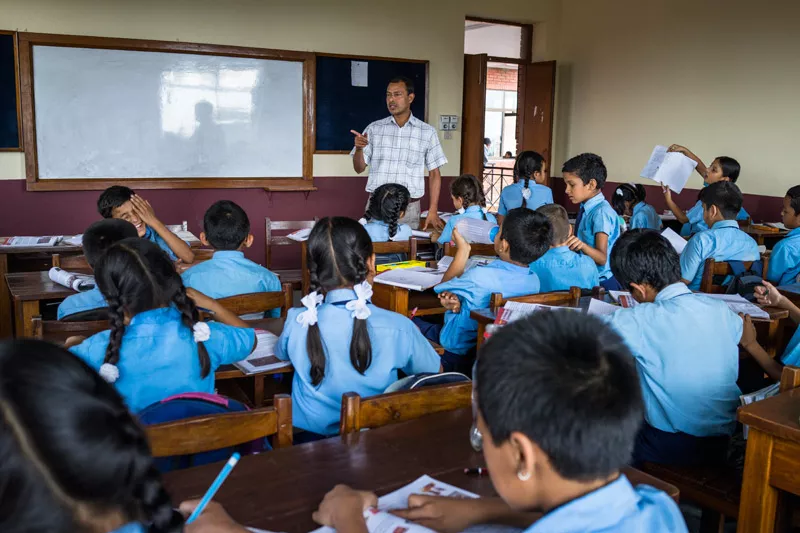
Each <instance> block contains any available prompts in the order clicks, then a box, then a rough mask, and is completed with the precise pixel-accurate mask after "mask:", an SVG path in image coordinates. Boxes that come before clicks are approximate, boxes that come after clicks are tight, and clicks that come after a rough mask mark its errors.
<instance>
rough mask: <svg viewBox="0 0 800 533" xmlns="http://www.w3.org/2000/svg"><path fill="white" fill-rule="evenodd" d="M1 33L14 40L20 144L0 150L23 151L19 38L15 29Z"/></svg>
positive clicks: (0, 150) (0, 32)
mask: <svg viewBox="0 0 800 533" xmlns="http://www.w3.org/2000/svg"><path fill="white" fill-rule="evenodd" d="M0 34H2V35H10V36H11V39H12V40H13V42H14V85H15V89H14V90H15V91H16V93H17V137H18V141H17V143H18V144H19V146H16V147H9V148H0V152H22V151H23V150H25V145H24V143H23V139H22V108H21V104H20V95H19V40H18V37H17V32H15V31H9V30H0Z"/></svg>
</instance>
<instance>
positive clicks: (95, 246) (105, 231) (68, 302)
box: [57, 220, 138, 320]
mask: <svg viewBox="0 0 800 533" xmlns="http://www.w3.org/2000/svg"><path fill="white" fill-rule="evenodd" d="M137 236H138V234H137V232H136V228H135V227H134V226H133V224H131V223H130V222H125V221H124V220H101V221H99V222H95V223H94V224H92V225H91V226H89V227H88V228H87V229H86V231H85V232H83V239H82V241H83V255H84V256H85V257H86V262H87V263H89V266H90V267H91V268H92V270H94V265H95V263H97V260H98V259H100V256H101V255H103V253H104V252H105V251H106V250H108V248H109V247H110V246H111V245H112V244H114V243H115V242H119V241H121V240H123V239H128V238H131V237H137ZM103 307H108V304H107V303H106V299H105V298H103V295H102V294H101V293H100V289H99V288H98V287H97V286H95V287H94V288H93V289H91V290H88V291H86V292H79V293H78V294H73V295H72V296H68V297H67V298H65V299H64V301H63V302H61V303H60V304H59V305H58V315H57V317H58V319H59V320H61V319H63V318H65V317H68V316H69V315H74V314H75V313H82V312H84V311H90V310H92V309H102V308H103Z"/></svg>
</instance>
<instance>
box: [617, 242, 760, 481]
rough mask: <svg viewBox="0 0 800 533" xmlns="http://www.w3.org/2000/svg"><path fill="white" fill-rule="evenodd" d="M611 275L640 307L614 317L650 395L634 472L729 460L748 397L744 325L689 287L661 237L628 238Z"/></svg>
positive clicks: (646, 395)
mask: <svg viewBox="0 0 800 533" xmlns="http://www.w3.org/2000/svg"><path fill="white" fill-rule="evenodd" d="M611 269H612V270H613V272H614V277H616V278H617V280H618V281H619V282H620V283H621V284H622V285H623V287H625V290H628V291H630V293H631V295H632V296H633V298H634V299H635V300H636V301H637V302H639V305H637V306H634V307H631V308H627V309H623V308H620V309H619V310H618V311H617V312H615V313H614V314H613V315H611V316H610V317H609V324H610V325H611V327H613V328H614V329H615V330H616V331H617V333H619V334H620V335H621V336H622V338H623V339H624V340H625V344H626V345H627V346H628V348H630V350H631V353H632V354H633V357H634V359H635V361H636V367H637V370H638V371H639V378H640V380H641V385H642V390H643V393H644V400H645V401H644V404H645V423H644V425H643V426H642V429H641V431H640V432H639V436H638V437H637V439H636V448H635V450H634V454H633V458H634V465H638V464H641V463H643V462H647V461H650V462H654V463H664V464H685V465H690V464H706V463H709V462H718V461H720V460H724V458H725V457H726V450H727V447H728V441H729V437H730V436H731V434H733V431H734V429H735V428H736V408H737V407H738V406H739V395H740V394H741V391H740V390H739V387H738V386H737V384H736V380H737V378H738V375H739V343H740V342H742V341H743V340H745V339H744V337H743V323H742V319H741V318H740V317H739V316H737V315H736V313H734V312H733V311H731V310H730V309H729V308H728V306H727V305H726V304H725V302H722V301H719V300H714V299H712V298H709V297H707V296H704V295H702V294H694V293H692V292H691V291H690V290H689V288H688V287H686V285H685V284H683V283H681V268H680V259H679V257H678V253H677V252H676V251H675V249H674V248H673V247H672V245H671V244H670V243H669V241H667V239H665V238H664V237H663V236H661V235H660V234H659V233H658V232H656V231H653V230H632V231H629V232H627V233H626V234H625V235H623V236H622V237H620V239H619V241H617V244H616V246H615V247H614V250H613V251H612V252H611ZM688 368H691V372H687V369H688Z"/></svg>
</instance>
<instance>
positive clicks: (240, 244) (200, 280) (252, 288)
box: [181, 200, 281, 319]
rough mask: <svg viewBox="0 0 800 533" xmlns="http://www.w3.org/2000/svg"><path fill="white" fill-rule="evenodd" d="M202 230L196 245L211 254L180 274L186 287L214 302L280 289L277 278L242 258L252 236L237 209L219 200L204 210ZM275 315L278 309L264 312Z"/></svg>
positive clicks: (241, 213)
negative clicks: (198, 244) (199, 244)
mask: <svg viewBox="0 0 800 533" xmlns="http://www.w3.org/2000/svg"><path fill="white" fill-rule="evenodd" d="M203 229H204V231H203V232H202V233H201V234H200V242H202V243H203V245H204V246H210V247H211V248H213V249H214V255H213V256H212V257H211V259H209V260H208V261H203V262H202V263H199V264H197V265H195V266H192V267H191V268H189V269H188V270H186V271H185V272H184V273H183V274H182V275H181V278H182V279H183V284H184V285H185V286H186V287H188V288H192V289H195V290H197V291H199V292H201V293H203V294H205V295H206V296H208V297H210V298H215V299H216V298H227V297H229V296H237V295H239V294H250V293H254V292H275V291H280V290H281V282H280V280H279V279H278V276H276V275H275V274H273V273H272V272H270V271H269V270H267V269H266V268H264V267H263V266H261V265H259V264H257V263H254V262H253V261H250V260H249V259H247V258H246V257H245V256H244V250H245V249H246V248H250V246H252V244H253V235H252V234H251V233H250V219H249V218H247V213H245V212H244V210H243V209H242V208H241V207H239V206H238V205H236V204H235V203H233V202H231V201H228V200H220V201H219V202H217V203H215V204H214V205H212V206H211V207H209V208H208V211H206V214H205V216H204V217H203ZM279 315H280V311H279V310H278V309H275V310H273V311H270V312H269V313H268V316H271V317H277V316H279ZM245 318H251V317H245ZM252 318H254V319H257V318H263V317H261V316H253V317H252Z"/></svg>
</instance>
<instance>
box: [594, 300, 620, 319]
mask: <svg viewBox="0 0 800 533" xmlns="http://www.w3.org/2000/svg"><path fill="white" fill-rule="evenodd" d="M620 309H622V307H620V306H618V305H614V304H610V303H606V302H604V301H602V300H598V299H596V298H592V299H591V300H590V301H589V309H588V311H587V313H588V314H590V315H595V316H607V315H613V314H614V313H616V312H617V311H619V310H620Z"/></svg>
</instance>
